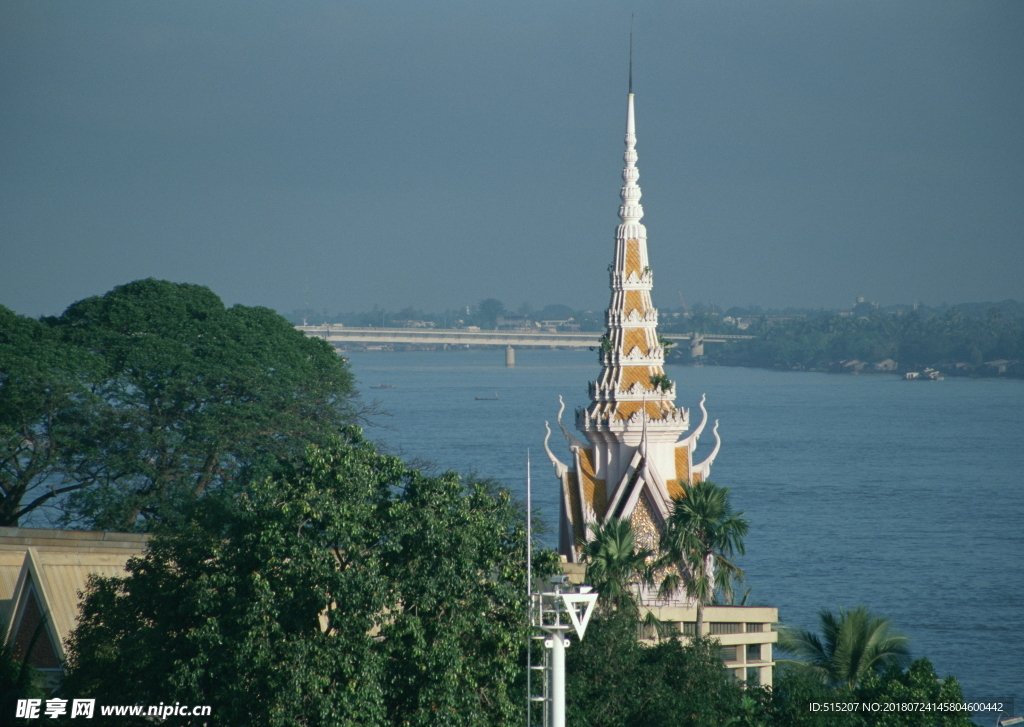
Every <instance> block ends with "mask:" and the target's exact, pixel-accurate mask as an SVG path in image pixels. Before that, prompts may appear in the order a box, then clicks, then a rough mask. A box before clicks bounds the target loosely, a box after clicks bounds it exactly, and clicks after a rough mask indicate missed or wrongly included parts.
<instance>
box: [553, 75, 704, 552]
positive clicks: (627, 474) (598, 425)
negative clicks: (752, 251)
mask: <svg viewBox="0 0 1024 727" xmlns="http://www.w3.org/2000/svg"><path fill="white" fill-rule="evenodd" d="M631 75H632V74H631ZM627 99H628V100H627V106H626V153H625V155H624V156H623V158H624V159H625V162H626V166H625V169H623V170H622V181H623V185H622V191H621V197H622V204H621V206H620V207H619V219H620V220H621V222H620V224H619V226H618V228H617V229H616V233H615V261H614V262H613V263H612V264H611V265H610V266H609V267H608V269H609V272H610V278H611V293H612V295H611V303H610V304H609V306H608V312H607V314H606V322H607V326H608V328H607V333H606V334H605V336H604V338H603V339H602V340H601V353H600V359H601V377H600V378H599V379H598V380H597V381H593V382H591V383H590V391H589V393H590V400H591V403H590V405H589V406H587V407H586V408H583V409H579V410H578V411H577V412H576V428H577V429H579V431H580V432H582V433H583V435H584V437H586V440H587V443H584V442H582V441H580V440H579V439H577V438H576V437H575V436H573V434H572V433H570V432H569V430H568V429H567V428H566V427H565V425H563V424H562V412H563V411H564V409H565V404H564V403H562V405H561V408H560V409H559V411H558V425H559V427H560V428H561V430H562V433H563V434H564V435H565V438H566V441H567V442H568V444H569V449H570V451H571V452H572V457H573V463H572V466H568V465H565V464H563V463H562V462H561V461H559V460H558V458H557V457H555V455H554V454H553V453H552V452H551V449H550V447H549V446H548V440H549V439H550V437H551V429H550V427H548V424H547V422H545V423H544V426H545V428H547V436H546V437H545V439H544V447H545V449H546V450H547V454H548V457H549V458H550V459H551V463H552V464H553V465H554V467H555V472H556V474H557V475H558V478H559V479H560V480H561V485H562V507H561V518H560V520H561V522H560V528H559V530H560V535H559V551H560V552H561V554H562V555H565V556H567V557H568V559H569V561H570V562H577V561H578V560H579V557H580V550H581V546H582V544H583V543H585V542H586V541H587V540H589V539H590V538H591V537H592V534H591V532H590V529H589V528H588V527H587V526H588V524H590V523H599V522H605V521H607V520H609V519H611V518H623V519H629V520H630V521H631V522H632V524H633V530H634V532H635V534H636V538H637V545H638V546H639V547H645V548H654V547H656V546H657V539H658V533H659V532H660V530H661V529H662V527H663V525H664V523H665V520H666V519H667V518H668V515H669V511H670V507H671V502H672V499H673V498H675V497H680V496H682V495H684V494H685V491H686V490H685V486H686V485H687V484H689V483H692V482H696V481H700V480H703V479H706V478H707V476H708V472H709V471H710V469H711V464H712V462H713V461H714V459H715V456H716V455H717V454H718V449H719V447H720V445H721V440H720V439H719V437H718V422H715V427H714V435H715V447H714V450H713V451H712V452H711V454H710V455H709V456H708V457H707V458H706V459H705V460H704V461H703V462H700V463H699V464H695V463H694V461H693V453H694V450H695V449H696V446H697V440H698V438H699V437H700V435H701V432H703V430H704V425H705V424H706V423H707V418H708V417H707V410H706V409H705V408H704V399H703V397H702V398H701V402H700V409H701V412H702V419H701V423H700V425H699V426H698V427H697V429H696V430H694V432H693V433H692V434H690V435H689V436H688V437H686V438H682V439H681V437H682V435H683V433H684V432H686V431H687V429H689V426H690V416H689V412H688V411H687V410H686V409H682V408H678V407H676V405H675V398H676V385H675V384H674V383H673V382H672V381H669V379H668V377H667V376H666V375H665V369H664V368H663V367H664V363H665V342H664V341H662V340H661V339H660V338H659V337H658V311H657V310H655V308H654V305H653V304H652V303H651V288H652V287H653V284H654V275H653V273H652V271H651V267H650V264H649V262H648V259H647V230H646V228H645V227H644V226H643V225H642V224H641V223H640V220H641V218H643V215H644V210H643V207H642V206H641V205H640V186H639V185H638V184H637V180H638V179H639V178H640V170H639V169H637V166H636V162H637V153H636V125H635V118H634V113H633V89H632V80H631V81H630V91H629V95H628V97H627ZM559 402H560V403H561V397H559Z"/></svg>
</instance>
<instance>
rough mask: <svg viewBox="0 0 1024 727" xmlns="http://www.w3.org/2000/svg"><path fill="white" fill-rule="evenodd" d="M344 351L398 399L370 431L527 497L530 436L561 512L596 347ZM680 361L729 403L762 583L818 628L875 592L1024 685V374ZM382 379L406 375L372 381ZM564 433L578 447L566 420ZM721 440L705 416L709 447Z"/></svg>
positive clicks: (1015, 691)
mask: <svg viewBox="0 0 1024 727" xmlns="http://www.w3.org/2000/svg"><path fill="white" fill-rule="evenodd" d="M346 356H347V357H348V358H349V360H350V361H351V363H352V367H353V371H354V372H355V374H356V376H357V377H358V379H359V383H360V390H361V391H362V393H363V396H364V397H365V398H366V399H377V400H379V402H380V405H381V407H382V408H383V409H384V410H385V411H387V412H388V413H389V414H390V415H391V416H388V417H382V418H381V421H382V423H383V424H384V425H385V426H386V427H387V428H383V427H372V428H371V429H370V431H369V432H368V434H369V436H370V437H371V438H372V439H375V440H377V441H379V442H381V443H382V444H383V445H384V446H385V447H387V448H388V450H389V451H391V452H393V453H396V454H400V455H402V456H403V457H404V458H406V459H408V460H414V461H428V460H429V461H430V462H432V463H434V465H435V466H437V467H438V468H440V469H454V470H458V471H460V472H469V471H476V472H478V473H479V474H481V475H485V476H490V477H494V478H496V479H498V480H500V481H501V482H502V483H503V484H505V485H506V486H508V487H509V488H510V489H511V490H512V491H513V492H515V493H517V494H518V495H519V496H520V497H522V496H523V492H524V488H525V476H526V455H527V450H529V451H530V452H531V454H532V462H533V468H532V472H533V483H534V486H533V491H534V502H535V503H536V504H537V506H538V507H539V509H540V510H541V511H542V513H543V514H544V517H545V519H546V520H547V522H548V523H549V524H550V526H551V527H552V529H553V528H555V527H556V526H557V515H558V504H557V503H558V500H557V497H558V489H557V488H558V483H557V481H556V480H555V478H554V475H553V472H552V470H551V467H550V465H549V463H548V460H547V457H546V456H545V455H544V449H543V444H542V443H543V437H544V421H545V420H548V421H550V422H551V423H552V427H553V428H554V419H555V416H556V414H557V412H558V396H559V394H561V395H562V396H563V397H564V398H565V402H566V416H565V421H566V424H567V425H569V426H570V427H571V426H572V421H573V416H572V412H573V411H574V410H575V408H576V407H578V406H583V405H585V404H586V403H587V397H586V382H587V381H588V380H591V379H594V378H595V377H596V376H597V374H598V372H599V366H598V364H597V361H596V354H594V353H593V352H590V351H569V350H555V351H552V350H531V349H521V350H517V351H516V358H517V366H516V367H515V368H506V367H505V366H504V352H503V351H499V350H495V349H491V350H486V349H485V350H479V349H478V350H454V351H443V352H442V351H437V352H431V351H421V352H352V353H349V354H346ZM666 370H667V372H668V374H669V376H670V377H671V378H672V379H673V380H675V381H676V382H677V391H678V392H679V393H678V398H677V404H678V405H681V406H685V407H687V408H690V409H691V417H690V419H691V422H692V423H693V424H694V425H696V423H697V422H699V420H700V411H699V408H698V402H699V400H700V396H701V394H702V393H706V394H707V404H706V406H707V408H708V411H709V413H710V416H711V418H712V420H714V419H716V418H717V419H719V420H720V422H721V425H720V428H719V432H720V434H721V436H722V450H721V452H720V454H719V455H718V458H717V460H716V462H715V466H714V468H713V470H712V479H714V480H715V481H716V482H718V483H719V484H722V485H725V486H728V487H731V488H732V501H733V504H734V506H735V507H736V508H737V509H739V510H743V511H745V512H746V517H747V518H748V519H749V520H750V533H749V535H748V536H747V539H746V546H747V554H746V555H745V556H743V557H741V558H740V560H739V563H740V565H741V566H742V567H743V568H744V569H745V570H746V573H747V585H748V586H751V587H753V592H752V593H751V600H752V601H754V602H763V603H765V604H766V605H772V606H776V607H778V609H779V614H780V619H781V620H782V621H783V622H784V623H787V624H793V625H798V626H803V627H809V628H816V626H817V611H818V610H819V609H821V608H827V609H833V610H834V609H837V608H838V607H840V606H842V607H847V608H851V607H854V606H856V605H858V604H864V605H866V606H868V607H870V608H871V609H872V610H873V611H874V612H876V613H878V614H881V615H884V616H887V617H888V618H890V619H892V621H893V622H894V623H895V625H896V626H897V627H898V628H899V629H900V630H901V631H903V632H904V633H905V634H907V635H908V636H909V637H910V640H911V648H912V650H913V652H914V656H915V657H918V656H927V657H928V658H929V659H931V661H932V663H933V664H934V665H935V667H936V670H937V671H938V673H939V675H940V676H945V675H946V674H953V675H954V676H956V677H957V678H958V679H959V680H960V683H961V685H962V687H963V689H964V693H965V696H966V697H967V699H968V700H969V701H986V702H990V701H1008V700H1009V699H1010V698H1011V697H1013V696H1014V695H1016V696H1018V697H1022V696H1024V638H1022V637H1024V533H1022V529H1024V381H1020V380H987V379H947V380H945V381H939V382H907V381H903V380H902V379H900V378H899V377H897V376H893V375H863V376H849V375H833V374H819V373H796V372H776V371H765V370H759V369H741V368H725V367H713V366H705V367H692V366H668V367H666ZM381 384H386V385H390V386H394V387H395V388H393V389H371V388H370V387H372V386H377V385H381ZM495 395H497V400H493V399H492V400H489V401H487V400H477V399H476V398H475V397H494V396H495ZM551 441H552V448H553V449H555V452H556V454H557V455H558V456H559V457H561V458H562V460H563V461H566V462H568V461H570V460H569V455H568V450H567V448H566V447H565V443H564V439H563V438H562V437H561V434H560V433H558V431H557V428H555V434H554V435H553V436H552V440H551ZM712 444H713V438H712V436H711V434H710V426H709V428H708V430H707V432H706V433H705V435H704V437H703V438H702V440H701V446H700V448H699V449H698V451H697V459H698V460H699V459H702V458H703V457H704V456H706V453H707V452H709V451H710V447H711V446H712ZM556 445H557V446H556ZM553 535H554V533H552V534H551V535H549V536H548V540H547V543H548V544H549V545H553V543H554V540H553ZM1017 705H1018V712H1019V711H1020V709H1021V707H1022V706H1024V700H1021V699H1018V700H1017Z"/></svg>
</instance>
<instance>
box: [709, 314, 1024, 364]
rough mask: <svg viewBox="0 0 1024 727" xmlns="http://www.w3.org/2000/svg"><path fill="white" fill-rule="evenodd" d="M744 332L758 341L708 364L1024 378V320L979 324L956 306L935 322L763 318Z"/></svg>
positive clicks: (731, 348)
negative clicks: (860, 367) (892, 368)
mask: <svg viewBox="0 0 1024 727" xmlns="http://www.w3.org/2000/svg"><path fill="white" fill-rule="evenodd" d="M744 332H745V333H748V334H753V335H756V336H757V338H756V339H751V340H747V341H737V342H735V343H732V344H728V345H727V346H723V347H722V348H721V349H720V352H712V353H710V358H712V359H713V360H714V361H716V362H718V363H720V364H723V365H732V366H756V367H762V368H782V369H792V370H817V371H829V370H843V369H844V368H846V370H849V366H847V364H849V362H851V361H855V362H863V363H864V364H867V365H868V366H867V367H865V368H864V370H866V371H870V370H871V366H870V365H871V364H876V363H879V362H883V361H886V360H889V361H892V362H894V363H895V365H896V370H899V371H915V370H920V369H923V368H925V367H932V368H936V369H938V370H939V371H942V372H943V373H945V374H947V375H958V374H959V375H1011V376H1021V375H1024V365H1022V362H1024V319H1004V318H1001V317H999V316H997V315H992V316H989V317H987V318H985V319H979V318H973V317H970V316H965V315H963V314H961V313H960V312H959V311H958V310H957V309H956V308H951V309H949V310H948V311H947V312H946V313H945V314H943V315H942V316H934V317H926V316H924V315H921V314H918V313H917V312H914V311H911V312H909V313H905V314H902V315H896V314H892V313H886V312H881V311H872V312H870V313H868V314H867V315H865V316H841V315H838V314H823V315H819V316H814V317H809V318H798V319H792V320H787V321H780V322H777V323H772V322H769V321H768V320H767V319H764V318H761V319H758V320H757V321H756V322H755V323H754V324H753V325H751V326H750V327H749V328H747V329H746V330H745V331H744ZM853 365H854V366H855V365H856V364H853Z"/></svg>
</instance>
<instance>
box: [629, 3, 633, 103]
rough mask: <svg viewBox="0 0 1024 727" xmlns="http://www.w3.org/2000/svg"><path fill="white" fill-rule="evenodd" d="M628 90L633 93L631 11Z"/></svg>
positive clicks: (630, 17)
mask: <svg viewBox="0 0 1024 727" xmlns="http://www.w3.org/2000/svg"><path fill="white" fill-rule="evenodd" d="M629 92H630V93H633V13H630V14H629Z"/></svg>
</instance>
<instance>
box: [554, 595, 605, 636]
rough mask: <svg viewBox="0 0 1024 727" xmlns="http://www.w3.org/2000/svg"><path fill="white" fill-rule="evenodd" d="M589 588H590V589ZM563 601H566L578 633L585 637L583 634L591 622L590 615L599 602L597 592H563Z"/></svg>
mask: <svg viewBox="0 0 1024 727" xmlns="http://www.w3.org/2000/svg"><path fill="white" fill-rule="evenodd" d="M588 590H589V589H588ZM561 595H562V601H564V602H565V610H567V611H568V612H569V618H571V619H572V625H573V627H574V628H575V629H576V635H577V636H579V637H580V639H581V640H582V639H583V634H584V632H586V630H587V624H588V623H590V616H591V614H593V613H594V604H595V603H597V594H596V593H563V594H561Z"/></svg>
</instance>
